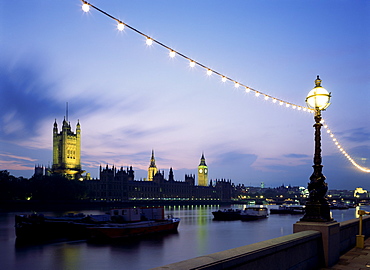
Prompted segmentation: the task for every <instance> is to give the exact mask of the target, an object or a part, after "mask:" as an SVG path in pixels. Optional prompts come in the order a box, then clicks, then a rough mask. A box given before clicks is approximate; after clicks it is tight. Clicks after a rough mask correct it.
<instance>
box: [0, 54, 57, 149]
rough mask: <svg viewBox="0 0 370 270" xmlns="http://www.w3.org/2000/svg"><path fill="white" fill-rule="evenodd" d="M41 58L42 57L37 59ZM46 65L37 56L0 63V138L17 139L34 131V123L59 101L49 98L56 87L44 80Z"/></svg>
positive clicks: (27, 136)
mask: <svg viewBox="0 0 370 270" xmlns="http://www.w3.org/2000/svg"><path fill="white" fill-rule="evenodd" d="M41 59H42V58H41ZM46 69H47V65H46V63H45V62H44V61H43V60H40V58H38V57H36V56H35V57H34V58H28V59H23V60H15V61H14V60H13V61H11V60H9V59H8V60H5V61H2V63H1V64H0V85H1V92H2V93H1V95H2V96H1V99H0V115H2V117H1V118H0V137H2V139H3V140H6V141H13V142H14V141H20V140H22V139H27V138H30V137H32V136H34V135H36V134H37V128H38V125H37V123H38V122H39V121H40V120H42V119H44V118H45V117H48V116H49V115H50V114H52V113H53V112H55V111H56V110H57V108H58V107H60V104H59V103H58V102H56V101H53V99H51V98H50V96H51V92H52V91H57V86H56V85H55V84H54V83H53V82H50V81H47V80H45V73H47V72H46Z"/></svg>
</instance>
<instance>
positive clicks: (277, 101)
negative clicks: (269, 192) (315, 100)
mask: <svg viewBox="0 0 370 270" xmlns="http://www.w3.org/2000/svg"><path fill="white" fill-rule="evenodd" d="M81 2H82V3H83V4H82V10H83V11H84V12H89V11H90V8H94V9H95V10H97V11H99V12H101V13H102V14H104V15H106V16H108V17H109V18H111V19H113V20H115V21H116V22H117V29H118V30H119V31H123V30H124V29H125V27H127V28H129V29H131V30H132V31H134V32H136V33H138V34H140V35H142V36H144V37H145V38H146V44H147V45H148V46H151V45H152V44H153V43H156V44H158V45H160V46H162V47H163V48H165V49H167V50H168V51H169V56H170V57H171V58H174V57H175V56H176V55H179V56H180V57H182V58H184V59H186V60H188V61H189V66H190V67H192V68H193V67H195V66H200V67H202V68H204V69H205V71H206V74H207V75H208V76H211V75H212V74H216V75H218V76H220V77H221V81H222V82H227V81H229V82H232V83H233V84H234V87H235V88H244V90H245V92H246V93H250V92H252V93H254V95H255V96H256V97H259V96H261V97H263V99H264V100H271V102H272V103H275V104H279V105H280V106H285V107H286V108H291V109H293V110H297V111H301V110H302V111H304V112H309V113H314V112H315V111H314V110H313V109H311V108H308V107H304V106H300V105H296V104H293V103H291V102H287V101H284V100H281V99H278V98H275V97H273V96H270V95H268V94H265V93H262V92H261V91H258V90H256V89H253V88H252V87H249V86H247V85H244V84H242V83H240V82H238V81H236V80H234V79H232V78H230V77H228V76H225V75H223V74H222V73H220V72H218V71H216V70H214V69H211V68H209V67H207V66H205V65H203V64H201V63H200V62H198V61H196V60H194V59H192V58H190V57H188V56H186V55H184V54H182V53H180V52H178V51H176V50H174V49H172V48H170V47H168V46H167V45H165V44H163V43H161V42H159V41H158V40H156V39H154V38H152V37H150V36H148V35H146V34H144V33H143V32H141V31H139V30H137V29H136V28H134V27H132V26H130V25H128V24H126V23H124V22H123V21H121V20H119V19H117V18H115V17H113V16H112V15H110V14H108V13H107V12H105V11H103V10H101V9H100V8H98V7H96V6H94V5H92V4H90V3H89V2H87V1H85V0H81ZM324 128H326V129H327V133H329V135H330V137H331V138H332V139H333V142H334V143H335V144H336V145H337V147H338V149H339V151H340V152H341V153H342V154H343V155H344V156H345V157H346V158H347V159H348V160H349V161H350V162H351V163H352V164H353V165H354V166H355V167H356V168H357V169H359V170H361V171H363V172H370V169H368V168H365V167H362V166H360V165H358V164H357V163H356V162H355V161H354V160H353V158H351V156H350V155H349V154H348V153H347V152H346V151H344V149H343V147H342V146H341V145H340V144H339V142H338V140H337V139H336V138H335V137H334V134H333V133H332V132H331V130H330V129H329V128H328V125H327V124H324Z"/></svg>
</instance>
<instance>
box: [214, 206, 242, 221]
mask: <svg viewBox="0 0 370 270" xmlns="http://www.w3.org/2000/svg"><path fill="white" fill-rule="evenodd" d="M241 211H242V210H241V209H232V208H229V209H223V210H221V209H220V210H218V211H214V212H212V214H213V218H214V219H215V220H238V219H240V213H241Z"/></svg>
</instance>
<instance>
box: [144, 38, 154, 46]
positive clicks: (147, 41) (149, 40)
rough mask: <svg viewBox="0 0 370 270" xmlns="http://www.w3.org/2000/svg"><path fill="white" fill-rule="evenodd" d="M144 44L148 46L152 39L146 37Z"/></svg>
mask: <svg viewBox="0 0 370 270" xmlns="http://www.w3.org/2000/svg"><path fill="white" fill-rule="evenodd" d="M145 43H146V45H148V46H150V45H152V44H153V39H151V38H147V39H146V41H145Z"/></svg>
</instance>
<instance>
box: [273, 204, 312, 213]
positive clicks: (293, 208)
mask: <svg viewBox="0 0 370 270" xmlns="http://www.w3.org/2000/svg"><path fill="white" fill-rule="evenodd" d="M304 213H305V206H304V205H285V204H284V205H279V207H278V208H271V209H270V214H304Z"/></svg>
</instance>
